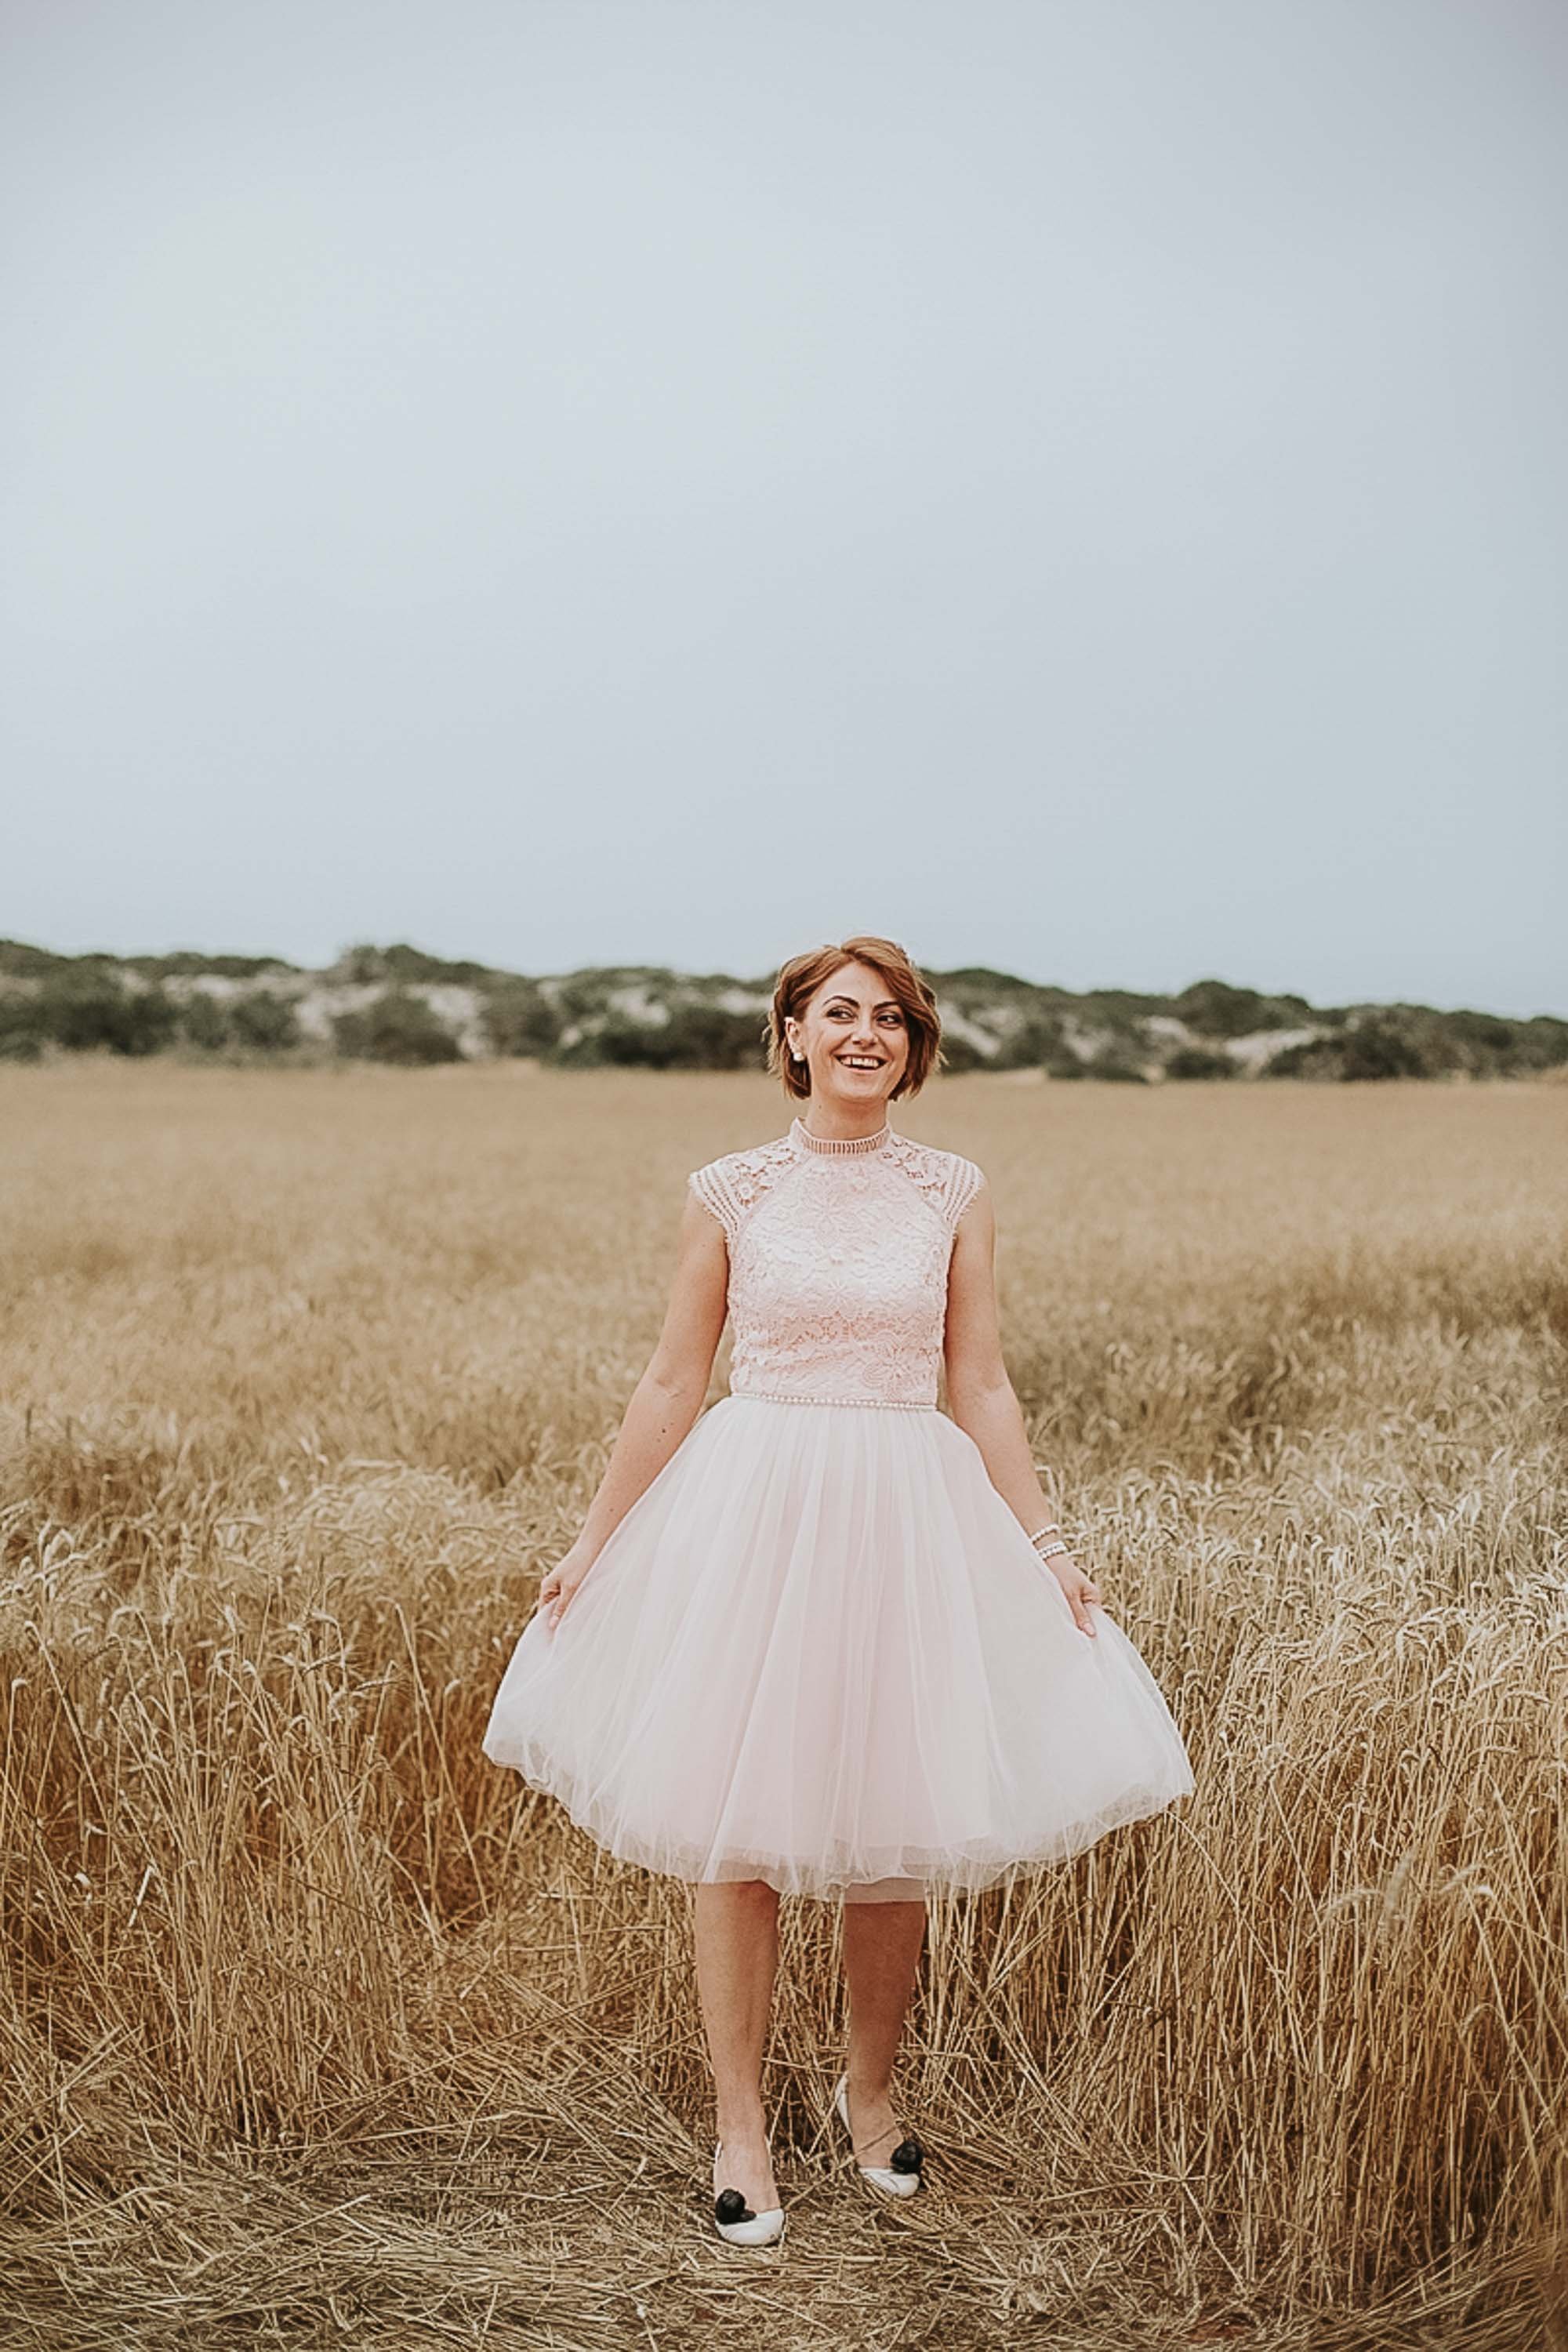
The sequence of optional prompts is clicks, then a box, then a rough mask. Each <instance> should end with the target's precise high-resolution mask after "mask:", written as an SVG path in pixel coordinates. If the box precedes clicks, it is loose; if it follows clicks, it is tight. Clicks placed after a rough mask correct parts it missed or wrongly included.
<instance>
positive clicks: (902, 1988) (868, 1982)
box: [844, 1900, 926, 2164]
mask: <svg viewBox="0 0 1568 2352" xmlns="http://www.w3.org/2000/svg"><path fill="white" fill-rule="evenodd" d="M925 1929H926V1906H925V1904H924V1902H923V1900H922V1901H921V1902H919V1903H856V1902H847V1903H846V1904H845V1906H844V1979H845V1982H846V1983H847V1986H848V1988H849V2065H848V2073H849V2083H848V2089H847V2097H848V2102H849V2127H850V2131H851V2134H852V2136H853V2138H854V2144H855V2157H856V2161H857V2162H858V2163H859V2164H886V2163H887V2161H888V2158H889V2156H890V2155H891V2154H892V2152H893V2150H894V2148H895V2147H897V2146H898V2144H899V2142H900V2140H901V2139H902V2138H903V2137H904V2126H902V2124H901V2123H900V2121H899V2117H898V2113H897V2110H896V2109H895V2107H894V2105H893V2103H892V2098H891V2094H890V2087H889V2086H890V2084H891V2083H892V2077H893V2060H894V2058H895V2057H896V2056H897V2054H898V2048H899V2037H900V2033H901V2032H902V2031H903V2023H904V2017H905V2014H906V2012H907V2011H908V2009H909V2005H910V1993H911V1992H912V1991H913V1990H914V1981H915V1970H916V1969H917V1968H918V1967H919V1965H920V1957H921V1943H922V1942H923V1941H924V1938H925Z"/></svg>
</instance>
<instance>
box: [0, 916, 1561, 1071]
mask: <svg viewBox="0 0 1568 2352" xmlns="http://www.w3.org/2000/svg"><path fill="white" fill-rule="evenodd" d="M926 976H927V978H928V979H929V980H930V982H931V985H932V987H933V988H934V989H935V990H936V992H937V1001H938V1003H939V1006H940V1008H941V1012H942V1052H943V1065H944V1066H945V1067H946V1068H948V1069H950V1070H976V1069H986V1070H1013V1071H1021V1070H1039V1071H1042V1072H1043V1073H1044V1074H1045V1075H1046V1076H1048V1077H1050V1078H1063V1079H1071V1078H1085V1077H1091V1078H1112V1079H1120V1080H1123V1081H1126V1082H1128V1083H1130V1084H1133V1085H1150V1084H1157V1083H1160V1082H1162V1081H1163V1080H1166V1079H1196V1078H1205V1079H1226V1078H1241V1079H1248V1078H1258V1077H1262V1076H1268V1077H1291V1078H1311V1079H1322V1080H1343V1079H1361V1078H1399V1077H1424V1078H1430V1077H1453V1078H1484V1077H1525V1076H1537V1075H1540V1074H1542V1073H1543V1072H1553V1073H1559V1074H1563V1073H1568V1021H1561V1020H1557V1019H1555V1018H1554V1017H1552V1015H1550V1014H1545V1013H1542V1014H1538V1015H1537V1016H1536V1017H1535V1018H1533V1019H1531V1020H1528V1021H1519V1020H1510V1019H1507V1018H1505V1017H1504V1016H1502V1015H1501V1014H1500V1013H1474V1012H1459V1013H1438V1012H1435V1011H1433V1010H1432V1008H1431V1007H1430V1006H1428V1005H1424V1004H1403V1003H1401V1004H1339V1005H1312V1004H1310V1003H1308V1001H1307V999H1306V998H1305V997H1304V996H1269V995H1266V994H1263V993H1261V992H1259V991H1258V990H1257V989H1252V988H1237V987H1233V986H1232V985H1231V984H1230V983H1229V982H1226V981H1223V980H1197V981H1194V982H1193V983H1192V985H1191V986H1190V987H1188V988H1184V989H1183V991H1182V992H1181V993H1180V995H1178V996H1154V995H1140V994H1137V993H1134V992H1131V991H1130V990H1125V989H1089V990H1087V991H1083V992H1075V991H1074V990H1072V989H1068V988H1051V987H1043V986H1038V985H1037V984H1036V983H1035V982H1032V981H1026V980H1017V979H1015V978H1014V977H1013V976H1012V974H1010V973H1008V972H1003V971H986V970H984V969H982V968H973V969H968V970H964V971H945V972H944V971H930V970H928V971H927V975H926ZM771 991H772V981H771V976H768V977H763V978H762V979H735V978H733V977H731V975H730V974H728V973H725V972H707V973H692V972H678V971H669V970H667V969H666V968H664V967H662V966H658V965H640V964H639V965H618V966H603V965H595V966H592V967H590V968H588V969H586V970H584V971H569V972H548V973H537V974H529V973H524V972H517V971H498V970H496V969H494V968H492V967H491V966H489V965H488V964H480V963H468V962H463V963H452V962H447V961H443V960H442V959H441V958H440V957H438V956H430V955H426V954H424V953H423V952H422V951H421V950H419V949H418V948H412V947H406V946H395V947H387V948H382V947H375V946H371V945H361V946H355V947H351V948H349V949H348V950H345V952H344V953H343V954H342V956H340V957H339V959H338V961H336V962H335V963H333V964H331V965H330V966H328V967H327V968H326V969H325V970H324V971H308V970H306V969H304V968H302V967H301V966H300V965H298V964H293V963H289V961H286V959H285V958H283V957H281V956H206V955H199V954H195V953H194V952H189V951H182V952H180V953H178V954H174V955H161V956H153V955H133V956H117V955H110V954H89V955H76V956H68V955H56V954H54V953H53V952H52V951H51V950H49V949H47V948H38V947H30V946H28V945H27V944H26V942H25V941H22V940H0V1059H7V1060H14V1061H15V1060H22V1061H40V1060H48V1059H51V1058H55V1057H58V1055H62V1054H68V1053H80V1052H91V1051H95V1050H97V1051H108V1052H110V1053H114V1054H123V1055H146V1054H158V1053H161V1054H169V1055H178V1056H179V1057H180V1058H181V1059H184V1060H204V1059H205V1060H221V1061H226V1062H253V1061H268V1062H274V1061H283V1062H319V1061H322V1060H331V1059H334V1058H338V1057H342V1056H348V1057H352V1058H354V1059H360V1060H367V1061H378V1062H395V1063H403V1064H410V1065H417V1064H422V1063H437V1062H458V1061H484V1060H491V1059H494V1058H495V1057H497V1056H498V1055H527V1056H530V1057H531V1058H533V1059H535V1060H538V1061H541V1062H547V1063H550V1064H552V1066H555V1067H558V1068H571V1069H582V1068H593V1067H603V1066H606V1065H617V1064H619V1065H623V1066H640V1067H642V1068H651V1069H671V1070H673V1069H680V1070H736V1069H752V1068H755V1069H760V1068H761V1067H762V1065H763V1047H762V1032H763V1024H764V1022H765V1020H766V1016H767V1010H768V1003H769V998H770V995H771Z"/></svg>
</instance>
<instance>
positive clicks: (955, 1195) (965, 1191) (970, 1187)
mask: <svg viewBox="0 0 1568 2352" xmlns="http://www.w3.org/2000/svg"><path fill="white" fill-rule="evenodd" d="M984 1189H985V1171H984V1169H983V1168H981V1167H979V1166H978V1165H977V1164H976V1162H975V1161H974V1160H965V1159H963V1157H962V1156H961V1155H960V1154H959V1153H958V1152H956V1151H955V1152H954V1153H953V1155H952V1175H951V1176H950V1177H949V1179H948V1186H947V1198H946V1202H945V1203H944V1206H945V1210H946V1214H947V1223H948V1230H949V1232H950V1233H956V1232H957V1230H958V1221H959V1219H960V1217H962V1216H963V1213H964V1211H965V1209H967V1208H968V1206H969V1205H970V1202H972V1201H974V1200H977V1199H978V1197H979V1195H980V1194H981V1193H982V1192H984Z"/></svg>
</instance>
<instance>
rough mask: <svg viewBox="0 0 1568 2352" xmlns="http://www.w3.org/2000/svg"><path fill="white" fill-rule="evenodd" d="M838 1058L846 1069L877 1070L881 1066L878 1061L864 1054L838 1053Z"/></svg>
mask: <svg viewBox="0 0 1568 2352" xmlns="http://www.w3.org/2000/svg"><path fill="white" fill-rule="evenodd" d="M838 1058H839V1060H840V1061H841V1062H842V1063H843V1065H844V1066H845V1068H846V1069H847V1070H879V1069H880V1068H881V1066H882V1065H881V1064H880V1062H874V1061H872V1060H871V1059H870V1057H869V1056H868V1055H865V1054H855V1055H850V1054H840V1055H839V1056H838Z"/></svg>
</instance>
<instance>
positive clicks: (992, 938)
mask: <svg viewBox="0 0 1568 2352" xmlns="http://www.w3.org/2000/svg"><path fill="white" fill-rule="evenodd" d="M1565 188H1568V11H1565V10H1564V8H1563V5H1561V0H111V5H110V0H4V5H0V207H3V215H4V219H3V226H4V236H5V248H4V257H3V262H0V307H3V314H4V315H3V318H0V330H3V331H4V334H5V343H6V347H7V352H8V357H7V359H6V362H5V368H4V371H3V373H0V446H3V449H4V468H5V482H4V498H3V506H4V512H3V513H0V621H3V625H4V635H5V694H4V698H3V710H0V758H3V763H4V788H5V801H6V815H5V840H4V844H3V846H0V934H5V935H7V936H10V937H13V938H21V939H26V940H36V941H38V942H41V943H42V944H45V945H47V946H50V947H54V948H57V949H61V950H81V949H85V948H108V949H113V950H121V951H133V950H163V949H172V948H181V947H183V948H198V949H211V950H235V951H248V952H260V951H264V950H270V951H276V952H279V953H282V954H285V955H288V956H289V957H292V958H293V959H295V960H296V961H300V962H306V963H320V962H324V961H329V960H330V959H331V957H332V956H333V955H334V954H335V953H336V952H337V951H338V950H340V949H341V948H342V947H343V946H344V945H346V944H348V943H349V942H351V941H353V940H380V941H382V942H389V941H391V940H410V941H412V942H413V943H415V944H416V945H417V946H420V947H424V948H426V949H427V950H430V951H431V952H433V953H437V954H444V955H451V956H475V957H479V958H482V959H484V960H486V961H492V962H496V963H500V964H506V965H510V966H511V967H513V968H516V969H519V970H522V971H560V970H563V969H564V968H566V967H568V966H572V965H575V964H582V963H666V964H672V965H675V966H677V967H679V968H681V969H684V970H687V971H719V970H725V971H736V972H741V973H745V974H762V973H765V972H767V971H771V970H772V969H773V967H775V966H776V964H777V963H778V962H779V961H781V960H782V959H783V958H784V956H787V955H790V954H794V953H795V952H797V951H798V950H801V949H803V948H805V947H811V946H815V945H816V944H818V943H819V942H820V941H822V940H826V939H834V938H840V937H843V936H844V935H845V934H846V933H847V932H849V931H852V930H856V929H869V930H874V931H879V932H883V933H887V934H890V935H891V936H892V937H893V938H895V939H898V940H901V941H902V942H903V943H904V944H905V946H907V947H908V948H909V950H910V952H911V953H912V954H913V955H914V956H915V957H916V958H917V960H919V961H922V962H924V963H927V964H929V965H931V966H932V967H935V968H951V967H952V966H954V965H959V964H973V963H984V964H989V965H994V966H996V967H998V968H1000V969H1002V970H1005V971H1014V972H1017V973H1019V974H1022V975H1024V976H1026V977H1027V978H1030V979H1033V980H1037V981H1048V982H1059V983H1061V984H1063V985H1066V986H1068V987H1072V988H1085V987H1093V986H1100V985H1105V986H1122V987H1130V988H1139V989H1151V990H1164V989H1171V990H1174V989H1179V988H1181V987H1183V986H1184V985H1185V984H1186V983H1187V982H1190V981H1192V980H1194V979H1196V978H1199V977H1203V976H1206V975H1210V974H1215V975H1218V976H1219V977H1221V978H1224V979H1226V980H1230V981H1232V982H1237V983H1238V984H1247V985H1251V986H1256V987H1261V988H1268V989H1289V990H1296V991H1300V992H1303V993H1305V994H1306V995H1308V996H1310V998H1312V999H1313V1000H1314V1001H1315V1002H1318V1003H1343V1002H1346V1001H1350V1000H1354V999H1363V998H1395V997H1402V998H1411V999H1417V1000H1421V1001H1424V1002H1426V1003H1434V1004H1440V1005H1456V1004H1475V1005H1479V1006H1486V1007H1489V1008H1492V1009H1494V1010H1497V1011H1500V1012H1512V1013H1535V1012H1555V1013H1568V950H1565V949H1564V946H1563V939H1564V935H1565V933H1568V926H1565V925H1564V923H1563V919H1562V913H1563V903H1564V901H1565V899H1568V887H1565V886H1568V758H1565V753H1568V692H1565V687H1564V663H1563V649H1564V646H1568V497H1565V472H1568V452H1565V443H1564V436H1563V418H1564V416H1565V415H1568V364H1565V361H1568V311H1565V306H1564V303H1563V267H1564V261H1565V258H1568V240H1565V235H1564V231H1565V226H1568V205H1565V203H1564V194H1565Z"/></svg>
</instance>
